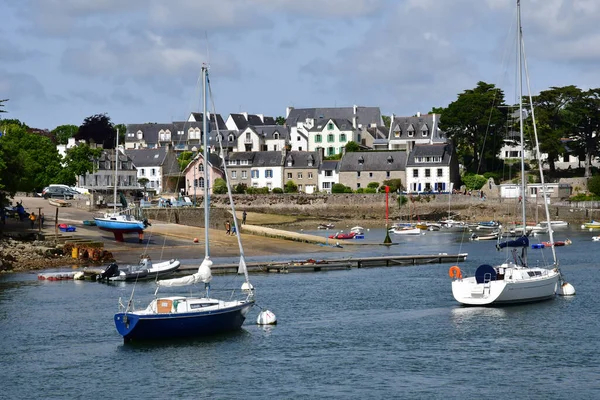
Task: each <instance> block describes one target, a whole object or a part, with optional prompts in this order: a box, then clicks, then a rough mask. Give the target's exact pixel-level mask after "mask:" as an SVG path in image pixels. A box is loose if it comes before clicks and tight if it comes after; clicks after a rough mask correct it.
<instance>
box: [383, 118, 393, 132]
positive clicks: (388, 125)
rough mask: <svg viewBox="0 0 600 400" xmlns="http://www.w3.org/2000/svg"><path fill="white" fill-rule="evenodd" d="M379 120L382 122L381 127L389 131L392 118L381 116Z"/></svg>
mask: <svg viewBox="0 0 600 400" xmlns="http://www.w3.org/2000/svg"><path fill="white" fill-rule="evenodd" d="M381 119H382V120H383V125H384V126H385V127H386V128H387V129H390V126H391V125H392V117H388V116H387V115H382V116H381Z"/></svg>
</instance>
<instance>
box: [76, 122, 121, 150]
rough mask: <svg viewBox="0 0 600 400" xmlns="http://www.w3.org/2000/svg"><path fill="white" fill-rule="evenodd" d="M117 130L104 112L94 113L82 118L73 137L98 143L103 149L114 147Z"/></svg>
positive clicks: (89, 142) (90, 142)
mask: <svg viewBox="0 0 600 400" xmlns="http://www.w3.org/2000/svg"><path fill="white" fill-rule="evenodd" d="M116 137H117V131H116V130H115V126H114V125H113V123H112V122H111V120H110V117H109V116H108V115H106V114H96V115H92V116H89V117H87V118H86V119H84V120H83V123H82V124H81V126H79V130H78V131H77V135H75V139H77V140H85V142H86V143H88V144H98V145H101V146H102V147H103V148H105V149H114V148H115V144H116Z"/></svg>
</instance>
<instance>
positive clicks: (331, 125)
mask: <svg viewBox="0 0 600 400" xmlns="http://www.w3.org/2000/svg"><path fill="white" fill-rule="evenodd" d="M327 129H328V130H330V131H332V130H333V122H330V123H328V124H327Z"/></svg>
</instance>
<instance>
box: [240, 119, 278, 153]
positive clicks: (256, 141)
mask: <svg viewBox="0 0 600 400" xmlns="http://www.w3.org/2000/svg"><path fill="white" fill-rule="evenodd" d="M288 140H289V130H288V128H287V127H285V126H282V125H262V126H248V127H246V128H245V129H244V130H242V131H241V132H240V134H239V135H238V137H237V143H236V147H235V148H234V151H281V150H282V149H283V148H285V146H286V144H287V141H288Z"/></svg>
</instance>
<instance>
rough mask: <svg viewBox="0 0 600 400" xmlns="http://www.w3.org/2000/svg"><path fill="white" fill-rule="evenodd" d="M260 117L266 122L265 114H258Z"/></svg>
mask: <svg viewBox="0 0 600 400" xmlns="http://www.w3.org/2000/svg"><path fill="white" fill-rule="evenodd" d="M256 115H257V116H258V118H260V120H261V121H262V122H263V123H264V122H265V114H256Z"/></svg>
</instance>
